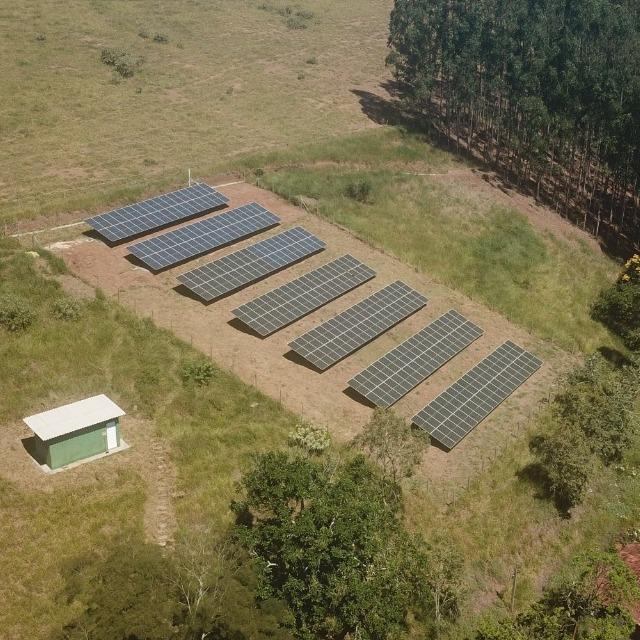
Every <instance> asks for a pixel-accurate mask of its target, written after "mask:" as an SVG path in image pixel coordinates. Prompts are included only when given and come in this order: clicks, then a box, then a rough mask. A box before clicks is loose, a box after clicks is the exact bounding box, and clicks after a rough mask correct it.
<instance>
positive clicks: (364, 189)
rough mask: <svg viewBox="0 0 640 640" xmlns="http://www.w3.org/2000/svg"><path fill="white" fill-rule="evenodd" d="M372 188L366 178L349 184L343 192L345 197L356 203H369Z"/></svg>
mask: <svg viewBox="0 0 640 640" xmlns="http://www.w3.org/2000/svg"><path fill="white" fill-rule="evenodd" d="M372 189H373V187H372V186H371V182H369V180H367V179H366V178H362V179H360V180H355V181H354V182H350V183H349V184H348V185H347V187H346V188H345V190H344V194H345V196H347V198H351V200H357V201H358V202H369V201H370V198H371V191H372Z"/></svg>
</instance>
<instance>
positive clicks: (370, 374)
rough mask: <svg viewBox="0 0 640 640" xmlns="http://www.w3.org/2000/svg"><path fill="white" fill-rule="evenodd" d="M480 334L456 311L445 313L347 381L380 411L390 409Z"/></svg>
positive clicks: (475, 327) (479, 330) (473, 325)
mask: <svg viewBox="0 0 640 640" xmlns="http://www.w3.org/2000/svg"><path fill="white" fill-rule="evenodd" d="M482 334H483V331H482V329H480V327H478V326H476V325H475V324H473V322H470V321H469V320H467V319H466V318H465V317H464V316H462V315H460V314H459V313H458V312H457V311H453V310H451V311H448V312H447V313H445V314H444V315H443V316H441V317H440V318H438V319H437V320H434V321H433V322H432V323H431V324H429V325H427V326H426V327H425V328H424V329H422V331H419V332H418V333H416V334H415V335H413V336H411V337H410V338H409V339H408V340H405V341H404V342H403V343H402V344H400V345H398V346H397V347H396V348H395V349H393V350H392V351H390V352H389V353H387V354H386V355H384V356H382V358H380V359H379V360H377V361H376V362H374V363H373V364H372V365H370V366H369V367H367V368H366V369H365V370H364V371H362V372H361V373H359V374H358V375H357V376H355V377H354V378H352V379H351V380H349V386H350V387H351V388H352V389H355V390H356V391H357V392H358V393H360V394H361V395H362V396H364V397H365V398H367V399H368V400H370V401H371V402H373V403H374V404H376V405H377V406H379V407H390V406H391V405H392V404H394V403H396V402H397V401H398V400H400V398H402V396H404V395H406V394H407V393H409V391H411V389H413V388H414V387H416V386H417V385H419V384H420V383H421V382H422V381H423V380H425V379H426V378H428V377H429V376H430V375H431V374H432V373H434V371H437V370H438V369H439V368H440V367H441V366H442V365H443V364H445V363H446V362H448V361H449V360H451V358H453V357H454V356H455V355H457V354H458V353H460V352H461V351H462V350H463V349H465V348H466V347H468V346H469V345H470V344H471V343H472V342H473V341H474V340H477V339H478V338H479V337H480V336H481V335H482Z"/></svg>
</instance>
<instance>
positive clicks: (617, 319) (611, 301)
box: [591, 255, 640, 351]
mask: <svg viewBox="0 0 640 640" xmlns="http://www.w3.org/2000/svg"><path fill="white" fill-rule="evenodd" d="M591 315H592V317H593V318H594V319H595V320H598V321H599V322H601V323H602V324H604V325H605V326H606V327H608V328H609V329H611V331H613V332H614V333H616V334H618V335H619V336H620V337H621V338H622V340H623V341H624V343H625V345H626V346H627V348H629V349H631V350H633V351H637V350H640V255H634V256H633V257H632V258H631V259H630V260H628V261H627V263H626V264H625V266H624V269H623V271H622V273H621V274H620V277H619V278H618V282H616V284H615V285H614V286H612V287H610V288H609V289H605V290H604V291H602V292H601V293H600V296H599V297H598V299H597V300H596V302H595V304H594V305H593V307H592V309H591Z"/></svg>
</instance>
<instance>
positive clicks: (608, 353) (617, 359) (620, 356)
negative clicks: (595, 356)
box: [598, 347, 633, 369]
mask: <svg viewBox="0 0 640 640" xmlns="http://www.w3.org/2000/svg"><path fill="white" fill-rule="evenodd" d="M598 353H599V354H600V355H601V356H602V357H603V358H604V359H605V360H606V361H607V362H609V363H611V364H612V365H613V366H614V367H616V369H621V368H622V367H627V366H629V365H631V364H633V361H632V360H631V359H630V358H629V357H628V356H626V355H625V354H624V353H622V352H621V351H618V350H617V349H612V348H611V347H598Z"/></svg>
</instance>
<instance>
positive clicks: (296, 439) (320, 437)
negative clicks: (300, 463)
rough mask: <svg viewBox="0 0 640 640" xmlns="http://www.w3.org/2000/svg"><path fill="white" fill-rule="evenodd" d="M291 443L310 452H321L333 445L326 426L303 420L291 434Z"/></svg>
mask: <svg viewBox="0 0 640 640" xmlns="http://www.w3.org/2000/svg"><path fill="white" fill-rule="evenodd" d="M289 443H290V444H291V445H292V446H294V447H299V448H300V449H303V450H304V451H306V452H307V453H310V454H320V453H322V452H323V451H325V449H328V448H329V446H330V445H331V436H330V435H329V431H328V429H327V428H326V427H318V426H316V425H313V424H309V423H306V422H302V423H300V424H298V425H297V426H296V428H295V429H294V430H293V431H292V432H291V433H290V434H289Z"/></svg>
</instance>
